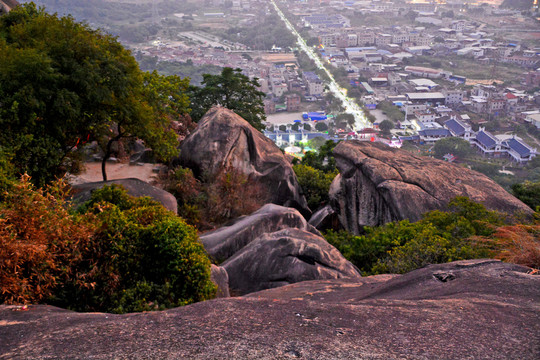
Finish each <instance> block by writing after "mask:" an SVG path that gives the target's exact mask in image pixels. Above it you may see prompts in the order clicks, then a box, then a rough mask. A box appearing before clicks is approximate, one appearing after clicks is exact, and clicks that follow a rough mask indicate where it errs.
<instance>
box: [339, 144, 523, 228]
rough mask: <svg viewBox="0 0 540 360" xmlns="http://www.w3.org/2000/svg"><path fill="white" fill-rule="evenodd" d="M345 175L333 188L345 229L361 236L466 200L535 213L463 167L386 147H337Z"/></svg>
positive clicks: (478, 174) (498, 207)
mask: <svg viewBox="0 0 540 360" xmlns="http://www.w3.org/2000/svg"><path fill="white" fill-rule="evenodd" d="M334 156H335V158H336V162H337V167H338V169H339V172H340V175H339V176H338V177H337V178H336V179H335V180H334V182H333V184H332V186H331V188H330V198H331V203H332V207H333V208H334V209H335V210H336V211H337V212H338V214H339V219H340V221H341V223H342V225H343V226H344V227H345V228H346V229H347V230H349V231H351V232H353V233H355V234H358V232H359V229H361V227H362V226H365V225H368V226H378V225H382V224H384V223H387V222H390V221H399V220H403V219H409V220H411V221H417V220H419V219H420V218H421V215H422V214H424V213H426V212H428V211H431V210H436V209H442V208H444V207H445V206H446V205H447V204H448V202H449V201H450V200H452V199H453V198H455V197H456V196H467V197H468V198H470V199H471V200H473V201H475V202H479V203H482V204H484V205H485V206H486V207H487V208H488V209H491V210H498V211H501V212H506V213H510V214H511V213H516V212H522V213H525V214H532V210H531V209H530V208H529V207H528V206H526V205H525V204H523V203H522V202H521V201H519V200H518V199H516V198H515V197H513V196H512V195H510V194H509V193H508V192H506V191H505V190H504V189H503V188H502V187H500V186H499V185H497V184H496V183H495V182H493V181H492V180H490V179H489V178H487V177H486V176H484V175H482V174H480V173H478V172H476V171H472V170H469V169H465V168H463V167H460V166H457V165H454V164H451V163H447V162H445V161H440V160H435V159H431V158H426V157H418V156H415V155H412V154H410V153H408V152H406V151H403V150H397V149H392V148H390V147H388V146H385V145H383V144H373V143H366V142H359V141H344V142H341V143H340V144H338V146H336V148H335V149H334Z"/></svg>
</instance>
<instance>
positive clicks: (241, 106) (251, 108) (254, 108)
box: [190, 67, 266, 131]
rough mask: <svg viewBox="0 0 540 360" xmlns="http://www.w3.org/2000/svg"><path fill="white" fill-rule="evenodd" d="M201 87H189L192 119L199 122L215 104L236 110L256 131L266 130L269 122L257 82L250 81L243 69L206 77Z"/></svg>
mask: <svg viewBox="0 0 540 360" xmlns="http://www.w3.org/2000/svg"><path fill="white" fill-rule="evenodd" d="M203 78H204V80H203V82H202V87H195V86H192V87H190V98H191V109H192V112H191V116H192V118H193V120H194V121H196V122H198V121H199V120H200V119H201V118H202V117H203V116H204V114H205V113H206V112H207V111H208V110H210V108H211V107H212V106H214V105H221V106H224V107H226V108H227V109H230V110H233V111H234V112H236V113H237V114H238V115H240V116H241V117H242V118H243V119H244V120H246V121H247V122H249V123H250V124H251V125H252V126H253V127H254V128H256V129H257V130H260V131H261V130H263V129H264V125H263V124H262V122H263V121H265V120H266V115H265V113H264V103H263V99H264V96H265V94H264V93H263V92H262V91H259V90H258V88H259V83H258V79H256V78H255V79H253V80H250V79H249V78H248V77H247V76H245V75H243V74H242V69H232V68H229V67H226V68H224V69H223V71H222V72H221V74H220V75H210V74H204V75H203Z"/></svg>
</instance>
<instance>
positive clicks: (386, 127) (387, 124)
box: [379, 120, 396, 135]
mask: <svg viewBox="0 0 540 360" xmlns="http://www.w3.org/2000/svg"><path fill="white" fill-rule="evenodd" d="M395 127H396V126H395V124H394V123H393V122H392V121H390V120H384V121H382V122H381V123H380V124H379V129H381V131H382V132H383V134H385V135H390V130H392V129H394V128H395Z"/></svg>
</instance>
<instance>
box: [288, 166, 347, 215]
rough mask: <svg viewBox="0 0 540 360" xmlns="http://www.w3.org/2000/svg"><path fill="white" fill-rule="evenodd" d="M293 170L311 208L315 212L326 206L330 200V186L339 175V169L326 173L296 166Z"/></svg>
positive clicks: (309, 167)
mask: <svg viewBox="0 0 540 360" xmlns="http://www.w3.org/2000/svg"><path fill="white" fill-rule="evenodd" d="M293 169H294V172H295V174H296V177H297V178H298V183H299V184H300V186H301V187H302V191H303V192H304V195H305V196H306V199H307V203H308V206H309V208H310V209H313V210H315V209H318V208H320V207H322V206H324V205H325V204H326V203H327V202H328V199H329V197H328V191H329V190H330V184H332V180H334V178H335V177H336V176H337V174H338V173H339V172H338V171H337V169H336V170H334V171H330V172H324V171H322V170H318V169H315V168H312V167H311V166H307V165H302V164H297V165H294V166H293Z"/></svg>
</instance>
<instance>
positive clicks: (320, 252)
mask: <svg viewBox="0 0 540 360" xmlns="http://www.w3.org/2000/svg"><path fill="white" fill-rule="evenodd" d="M222 266H223V267H224V268H225V269H226V270H227V273H228V274H229V287H230V289H231V292H233V293H234V294H235V295H239V294H247V293H250V292H255V291H259V290H263V289H269V288H274V287H279V286H284V285H288V284H292V283H296V282H301V281H307V280H321V279H340V278H345V277H350V278H360V277H361V276H360V274H359V272H358V270H357V269H356V268H355V267H354V266H353V265H352V264H351V263H350V262H349V261H348V260H346V259H345V258H344V257H343V255H341V253H340V252H339V251H338V250H337V249H336V248H334V247H333V246H332V245H330V244H329V243H328V242H327V241H326V240H325V239H324V238H323V237H322V236H318V235H315V234H313V233H310V232H307V231H305V230H300V229H292V228H289V229H284V230H280V231H278V232H274V233H270V234H263V235H262V236H260V237H259V238H257V239H256V240H254V241H252V242H250V243H249V244H248V245H246V246H245V247H243V248H242V249H241V250H240V251H238V252H237V253H236V254H235V255H234V256H232V257H231V258H229V259H228V260H227V261H225V262H224V263H223V264H222Z"/></svg>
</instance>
